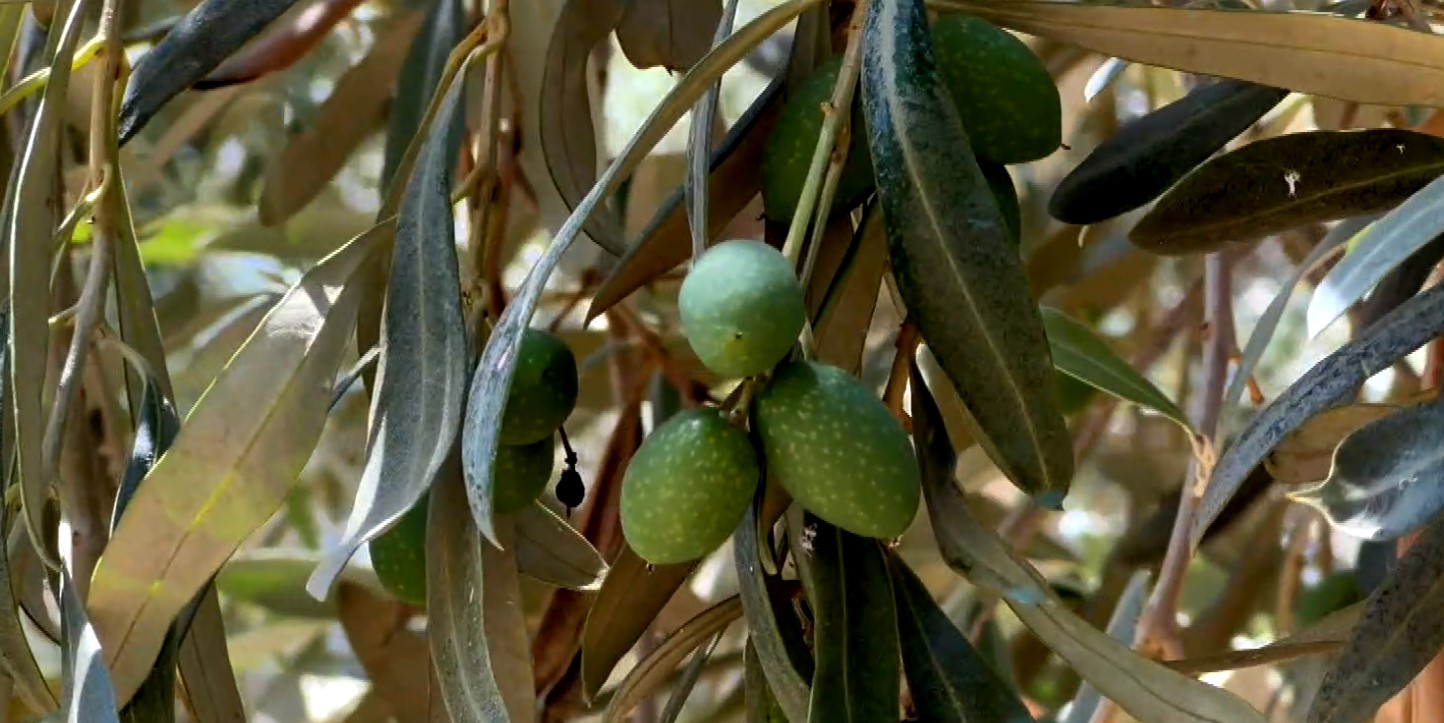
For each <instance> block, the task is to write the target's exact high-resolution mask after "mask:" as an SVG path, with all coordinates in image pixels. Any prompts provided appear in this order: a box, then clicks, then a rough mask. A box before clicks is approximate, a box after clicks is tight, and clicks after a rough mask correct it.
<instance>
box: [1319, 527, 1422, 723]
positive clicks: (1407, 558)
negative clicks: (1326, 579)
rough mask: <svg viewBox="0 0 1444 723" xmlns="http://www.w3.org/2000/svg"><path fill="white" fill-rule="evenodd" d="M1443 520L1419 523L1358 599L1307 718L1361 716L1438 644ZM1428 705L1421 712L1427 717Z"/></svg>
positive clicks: (1353, 721) (1400, 685)
mask: <svg viewBox="0 0 1444 723" xmlns="http://www.w3.org/2000/svg"><path fill="white" fill-rule="evenodd" d="M1441 605H1444V520H1441V521H1436V522H1434V523H1433V524H1431V525H1430V526H1429V527H1428V528H1426V529H1425V531H1424V533H1423V535H1422V536H1420V537H1419V539H1418V541H1417V542H1415V543H1414V545H1413V546H1412V547H1410V548H1409V551H1408V552H1407V553H1406V554H1405V555H1404V556H1403V558H1402V559H1400V560H1399V562H1398V563H1397V564H1396V565H1395V567H1394V569H1393V571H1392V572H1391V573H1390V574H1389V577H1388V579H1387V580H1386V581H1385V582H1384V584H1383V585H1381V586H1380V587H1379V588H1378V589H1377V590H1375V591H1374V592H1373V594H1371V595H1370V596H1369V599H1368V600H1367V601H1366V602H1365V603H1364V613H1363V617H1362V618H1360V620H1359V622H1358V624H1357V625H1355V626H1354V630H1353V634H1352V636H1351V637H1350V638H1349V644H1348V645H1347V646H1346V647H1345V648H1344V651H1343V653H1342V654H1340V656H1339V657H1338V659H1337V660H1336V661H1335V662H1334V665H1333V667H1332V668H1331V669H1330V670H1329V672H1328V673H1327V674H1326V675H1325V676H1324V682H1323V685H1322V686H1321V687H1320V688H1319V693H1318V696H1317V697H1316V698H1314V703H1313V705H1312V706H1310V707H1309V714H1308V719H1307V720H1308V723H1364V722H1365V721H1370V720H1373V719H1374V714H1375V712H1377V711H1378V709H1379V707H1380V706H1382V705H1383V704H1384V703H1385V702H1387V701H1388V700H1389V699H1390V698H1393V697H1394V695H1395V694H1396V693H1398V692H1399V691H1400V690H1403V689H1404V686H1406V685H1408V684H1409V681H1411V680H1413V679H1414V677H1415V676H1416V675H1418V674H1419V671H1421V670H1423V669H1424V666H1425V665H1428V664H1429V661H1431V660H1433V659H1434V658H1435V656H1437V655H1438V654H1439V650H1440V648H1444V625H1441V624H1440V620H1439V615H1438V611H1439V609H1440V606H1441ZM1430 715H1432V712H1431V713H1426V714H1425V717H1426V718H1427V717H1429V716H1430Z"/></svg>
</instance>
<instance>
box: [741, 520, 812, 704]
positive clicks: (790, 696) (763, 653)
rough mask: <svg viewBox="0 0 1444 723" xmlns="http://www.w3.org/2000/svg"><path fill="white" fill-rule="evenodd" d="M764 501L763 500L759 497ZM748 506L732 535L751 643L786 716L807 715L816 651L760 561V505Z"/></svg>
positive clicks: (770, 690) (767, 681)
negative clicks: (800, 633) (812, 653)
mask: <svg viewBox="0 0 1444 723" xmlns="http://www.w3.org/2000/svg"><path fill="white" fill-rule="evenodd" d="M758 504H760V500H759V502H758ZM758 504H754V505H752V506H750V507H748V508H747V513H746V514H745V515H743V518H742V522H741V523H740V524H738V526H737V532H736V533H735V534H734V535H733V536H732V541H733V542H732V552H733V557H734V558H735V561H736V564H737V587H738V591H739V595H740V597H741V599H742V611H743V613H744V614H745V615H746V617H747V639H748V646H749V647H751V648H753V649H754V651H755V654H756V656H757V662H758V665H759V666H761V670H762V673H763V675H764V676H765V678H766V685H767V688H768V690H769V692H770V694H771V696H772V697H773V699H774V700H775V702H776V703H777V705H778V706H780V707H781V709H782V710H783V711H785V712H786V716H787V719H788V720H789V721H794V722H795V723H801V722H802V721H806V720H807V717H808V700H809V698H810V697H811V694H812V691H811V683H810V682H809V681H810V680H811V679H812V675H813V669H814V665H813V661H812V656H811V655H810V653H809V651H808V650H807V647H806V645H805V644H804V642H803V640H802V638H801V636H800V635H799V634H798V633H799V625H798V621H797V619H796V616H794V615H792V614H791V613H790V612H783V611H784V610H787V608H786V607H785V602H786V601H785V600H782V599H780V596H779V595H778V590H777V586H776V585H775V584H773V583H772V582H771V581H770V580H769V578H768V576H767V574H766V573H765V572H764V570H763V567H762V555H763V554H764V552H763V549H762V547H763V546H762V544H760V542H761V541H760V540H759V539H758V536H759V534H761V531H760V530H759V529H758V524H757V522H758V514H757V506H758Z"/></svg>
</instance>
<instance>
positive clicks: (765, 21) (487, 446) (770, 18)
mask: <svg viewBox="0 0 1444 723" xmlns="http://www.w3.org/2000/svg"><path fill="white" fill-rule="evenodd" d="M819 1H820V0H789V1H788V2H785V3H783V4H782V5H779V6H777V7H775V8H773V9H771V10H768V11H766V12H764V13H762V14H761V15H759V16H758V17H757V18H756V19H754V20H753V21H752V22H750V23H748V24H747V25H746V26H745V27H743V28H741V29H739V30H738V31H737V32H736V33H733V34H732V35H731V36H730V37H728V38H727V40H725V41H723V42H722V43H721V44H720V45H718V46H717V47H716V48H715V49H714V50H713V51H712V52H710V53H708V54H707V57H705V58H703V59H702V61H701V62H699V63H698V64H697V65H695V66H693V68H692V69H691V70H690V71H688V72H687V75H686V76H684V77H683V78H682V80H681V82H679V83H678V84H677V86H676V87H675V88H673V89H672V91H671V92H669V93H668V94H667V96H666V97H665V98H663V99H662V101H661V102H660V103H658V105H657V107H656V108H655V109H654V110H653V111H652V114H651V115H650V116H648V118H647V120H646V121H645V122H644V123H643V124H642V127H641V129H640V130H638V131H637V133H636V135H635V136H633V137H632V139H631V141H629V142H628V143H627V146H626V148H624V149H623V151H622V153H621V154H620V155H619V156H618V157H617V159H616V160H614V161H612V163H611V164H610V165H608V166H607V169H606V171H605V172H603V173H602V176H601V178H600V179H598V180H597V183H596V184H595V185H593V186H592V189H591V191H589V192H588V193H587V196H586V198H584V199H582V201H581V202H580V203H579V204H577V207H576V211H575V212H573V213H572V215H571V216H570V217H569V218H567V222H566V223H565V224H564V225H563V226H562V228H561V229H560V230H558V231H557V233H556V235H555V236H553V238H552V240H551V243H550V244H549V245H548V246H547V249H546V252H545V253H544V254H543V255H542V257H541V258H540V259H538V260H537V261H536V263H535V264H534V265H533V266H532V269H531V271H530V272H528V273H527V276H526V281H524V282H523V283H522V286H521V288H520V289H519V290H518V291H517V293H516V295H515V296H514V297H513V298H512V300H511V302H510V303H508V304H507V306H506V311H504V312H503V313H502V315H501V318H500V319H498V320H497V323H496V326H495V327H494V328H493V329H492V334H491V337H490V339H489V340H488V342H487V344H486V349H485V350H484V351H483V352H482V354H481V361H480V362H479V363H478V364H477V366H476V373H475V375H474V376H473V377H472V382H471V390H470V392H469V396H468V399H467V407H466V418H465V421H464V423H463V431H462V435H461V437H462V470H463V471H464V472H465V474H466V490H467V499H468V500H469V501H470V502H471V508H472V514H473V515H474V516H475V518H476V520H477V527H478V528H480V530H481V533H482V534H483V535H485V536H486V538H487V539H488V540H489V541H491V542H492V543H496V542H497V540H496V536H495V534H494V533H493V521H492V509H491V483H492V461H493V457H494V456H495V454H496V446H497V440H498V436H499V433H500V431H501V417H502V415H501V413H500V412H501V409H502V407H503V405H505V403H506V396H507V392H508V390H509V389H510V387H511V380H512V376H513V375H514V374H515V372H516V355H517V354H516V353H517V347H518V345H519V344H520V343H521V337H522V333H523V332H524V331H525V330H526V329H527V327H528V326H529V325H530V322H531V316H532V314H533V313H534V312H535V311H536V306H537V302H538V301H540V300H541V295H542V291H543V290H544V289H545V288H546V285H547V281H548V279H550V278H551V274H552V272H553V271H555V270H556V268H557V265H558V264H559V263H560V262H561V258H562V255H563V254H565V253H566V251H567V249H568V248H570V247H571V245H572V242H574V241H576V239H577V236H578V235H579V234H580V233H581V230H582V224H583V223H584V222H585V221H586V220H587V219H588V218H590V216H591V214H592V213H593V211H594V210H595V209H596V208H597V206H598V204H600V203H601V202H602V200H603V199H605V198H608V197H610V196H611V195H612V194H613V193H615V192H616V191H617V189H618V188H619V187H620V186H621V184H622V181H623V180H624V179H625V178H626V176H627V175H628V174H630V173H631V172H632V171H633V170H635V169H636V166H637V164H638V163H640V162H641V160H642V158H644V157H645V156H646V155H647V153H648V152H649V151H650V150H651V149H652V147H654V146H655V145H656V144H657V143H658V142H659V141H661V139H662V137H663V136H664V135H665V134H666V132H667V129H669V128H670V127H671V126H672V124H673V123H676V122H677V120H678V119H679V118H681V117H682V114H683V113H686V112H687V110H688V109H690V108H691V107H692V104H693V103H695V102H696V101H697V98H699V97H700V96H701V95H702V93H704V92H706V89H707V87H708V86H710V85H711V83H712V81H714V80H716V79H717V77H718V76H720V75H721V74H722V73H723V72H724V71H725V70H726V69H727V68H730V67H732V66H733V65H734V64H736V63H737V62H738V61H739V60H741V59H742V58H743V57H744V56H745V55H746V54H747V53H748V52H750V51H751V50H752V48H754V47H756V46H757V44H758V43H760V42H762V40H763V39H765V38H767V37H770V36H771V35H772V33H774V32H776V31H777V30H778V29H780V28H781V27H783V26H784V25H786V24H787V23H789V22H791V21H792V20H793V19H794V18H796V17H797V15H798V14H799V13H801V12H802V11H804V10H806V9H807V8H809V7H811V6H813V5H814V4H816V3H817V2H819ZM682 220H683V233H684V234H685V226H686V224H685V220H686V219H685V216H684V217H683V219H682ZM684 238H685V236H684Z"/></svg>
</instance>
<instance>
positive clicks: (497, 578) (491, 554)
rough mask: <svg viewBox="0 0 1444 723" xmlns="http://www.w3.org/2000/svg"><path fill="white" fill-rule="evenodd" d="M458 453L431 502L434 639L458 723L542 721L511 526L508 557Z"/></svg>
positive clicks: (506, 536) (429, 597) (504, 531)
mask: <svg viewBox="0 0 1444 723" xmlns="http://www.w3.org/2000/svg"><path fill="white" fill-rule="evenodd" d="M458 462H459V459H458V456H457V455H456V453H455V451H454V447H453V452H452V454H450V455H449V456H448V457H447V459H446V463H445V464H444V465H443V466H442V468H441V470H440V472H439V473H438V474H437V478H436V482H435V484H434V485H433V486H432V490H431V499H430V500H429V501H428V504H429V509H428V511H427V517H428V523H427V528H426V611H427V618H428V620H429V621H430V623H429V627H428V634H427V636H426V637H427V639H428V640H429V641H430V644H431V660H432V663H433V664H434V665H435V666H436V676H437V679H438V681H439V682H440V685H441V697H442V699H443V700H444V701H445V703H446V710H447V712H448V713H450V714H451V720H452V721H453V723H524V722H528V721H533V720H535V719H536V700H535V696H534V693H533V691H534V689H535V683H534V682H533V680H532V669H531V648H530V645H529V643H528V641H527V633H526V631H527V626H526V619H525V617H524V613H523V610H522V605H521V599H520V597H521V592H520V590H519V588H518V581H517V569H516V559H515V556H514V554H513V552H512V550H511V543H512V542H513V539H512V538H513V536H514V532H513V530H512V521H511V520H510V519H502V520H500V521H499V522H500V524H499V525H498V526H497V533H498V535H499V536H500V538H501V541H502V542H503V543H505V544H507V545H508V546H507V548H506V549H504V550H501V549H497V548H496V547H493V546H491V545H488V544H486V542H485V541H484V540H482V538H481V534H480V533H479V531H478V530H477V529H476V524H475V522H474V521H473V520H472V518H471V515H470V514H468V513H469V509H468V508H467V506H466V504H465V502H464V500H465V497H466V493H465V489H464V483H463V481H462V479H461V470H460V469H458Z"/></svg>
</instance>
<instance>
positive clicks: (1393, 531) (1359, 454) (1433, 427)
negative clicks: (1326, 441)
mask: <svg viewBox="0 0 1444 723" xmlns="http://www.w3.org/2000/svg"><path fill="white" fill-rule="evenodd" d="M1441 433H1444V406H1441V405H1440V404H1439V402H1437V401H1433V400H1431V401H1428V402H1424V403H1423V404H1417V405H1414V406H1411V407H1404V408H1402V409H1397V410H1394V411H1392V412H1390V413H1389V414H1387V415H1385V416H1383V417H1380V418H1378V419H1374V420H1371V421H1368V422H1367V423H1365V424H1364V425H1363V426H1361V427H1359V428H1358V429H1357V430H1355V431H1354V432H1352V433H1351V434H1349V436H1348V437H1346V438H1345V439H1344V441H1343V442H1341V443H1340V444H1339V446H1338V449H1336V450H1335V451H1334V464H1333V470H1332V471H1331V472H1330V473H1329V477H1328V479H1326V480H1324V481H1323V482H1322V483H1320V484H1319V485H1318V486H1315V487H1310V488H1307V489H1301V490H1296V491H1294V492H1293V493H1292V494H1290V495H1289V497H1291V498H1292V499H1294V500H1297V501H1299V502H1304V503H1307V504H1309V505H1311V506H1313V507H1316V508H1318V509H1319V510H1320V511H1322V512H1323V513H1324V515H1325V516H1326V517H1327V518H1328V520H1329V524H1330V525H1331V526H1332V527H1333V528H1334V529H1336V530H1339V531H1341V532H1344V533H1346V534H1349V535H1352V536H1354V537H1359V538H1363V539H1366V540H1392V539H1396V538H1398V537H1401V536H1403V535H1406V534H1408V533H1410V532H1412V531H1414V530H1415V529H1417V528H1419V527H1420V526H1422V525H1424V524H1425V523H1426V522H1428V521H1429V520H1430V519H1431V518H1433V517H1434V516H1435V515H1436V514H1437V513H1438V512H1439V511H1440V510H1441V509H1444V444H1441V440H1440V439H1439V435H1440V434H1441Z"/></svg>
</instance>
